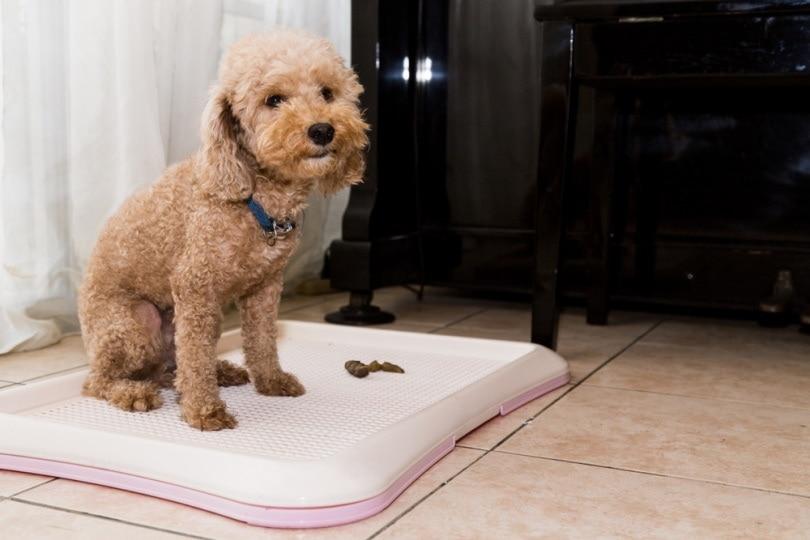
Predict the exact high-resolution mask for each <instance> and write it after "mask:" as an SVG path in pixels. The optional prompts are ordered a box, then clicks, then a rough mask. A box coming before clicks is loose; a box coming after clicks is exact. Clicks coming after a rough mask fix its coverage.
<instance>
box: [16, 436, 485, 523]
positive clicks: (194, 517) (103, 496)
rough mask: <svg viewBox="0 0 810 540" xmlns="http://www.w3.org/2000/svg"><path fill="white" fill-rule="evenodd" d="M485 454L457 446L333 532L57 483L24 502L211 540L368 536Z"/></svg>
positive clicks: (24, 496)
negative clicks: (247, 520)
mask: <svg viewBox="0 0 810 540" xmlns="http://www.w3.org/2000/svg"><path fill="white" fill-rule="evenodd" d="M482 454H483V452H481V451H479V450H471V449H467V448H456V449H455V450H454V451H453V452H451V453H450V454H449V455H447V456H446V457H445V458H444V459H442V460H441V461H440V462H439V463H437V464H436V465H434V466H433V467H432V468H431V469H430V470H429V471H428V472H426V473H425V474H424V475H422V476H421V477H420V478H419V479H418V480H417V481H416V482H415V483H414V484H413V485H412V486H411V487H409V488H408V489H407V490H406V491H405V492H404V493H403V494H402V495H401V496H400V497H399V498H398V499H397V500H396V501H394V503H393V504H392V505H391V506H389V507H388V508H386V509H385V510H384V511H383V512H381V513H380V514H377V515H376V516H373V517H371V518H369V519H367V520H364V521H360V522H357V523H353V524H349V525H344V526H340V527H333V528H329V529H311V530H300V531H282V530H272V529H264V528H261V527H252V526H249V525H245V524H243V523H240V522H237V521H234V520H231V519H227V518H224V517H222V516H218V515H216V514H211V513H208V512H204V511H202V510H197V509H195V508H191V507H187V506H182V505H179V504H175V503H171V502H168V501H163V500H160V499H155V498H151V497H146V496H143V495H137V494H134V493H129V492H126V491H119V490H115V489H111V488H105V487H100V486H94V485H91V484H81V483H78V482H71V481H68V480H57V481H54V482H50V483H48V484H45V485H44V486H42V488H38V489H34V490H31V491H29V492H26V493H25V494H24V495H23V498H24V499H25V500H29V501H35V502H39V503H42V504H48V505H53V506H60V507H63V508H68V509H71V510H74V511H78V512H92V513H94V514H99V515H104V516H107V517H111V518H114V519H120V520H124V521H128V522H134V523H140V524H143V525H149V526H152V527H157V528H161V529H168V530H172V531H182V532H184V533H186V534H194V535H199V536H206V537H211V538H239V539H251V538H364V537H367V536H369V535H371V534H373V533H374V532H375V531H377V530H379V529H381V528H382V527H384V526H385V525H386V524H387V523H388V522H389V521H391V520H392V519H394V518H395V517H396V516H398V515H399V514H400V513H402V512H403V511H405V510H406V509H407V508H409V507H410V506H411V505H413V504H414V503H415V502H417V501H418V500H419V499H421V498H422V497H424V496H425V495H427V494H428V493H430V491H432V490H433V489H435V488H436V487H438V486H439V485H441V483H442V482H444V481H445V480H447V479H448V478H450V477H452V476H453V475H455V474H457V473H458V472H459V471H460V470H462V469H463V468H464V467H466V466H467V465H469V464H470V463H472V462H473V461H474V460H475V459H477V458H478V457H479V456H481V455H482Z"/></svg>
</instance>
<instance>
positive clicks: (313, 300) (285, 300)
mask: <svg viewBox="0 0 810 540" xmlns="http://www.w3.org/2000/svg"><path fill="white" fill-rule="evenodd" d="M338 297H339V298H343V297H344V294H342V293H335V294H324V295H318V296H305V295H300V294H299V295H292V296H283V297H282V298H281V305H280V306H279V313H287V312H289V311H293V310H296V309H301V308H303V307H309V306H314V305H317V304H320V303H323V302H328V301H333V300H334V299H335V298H338Z"/></svg>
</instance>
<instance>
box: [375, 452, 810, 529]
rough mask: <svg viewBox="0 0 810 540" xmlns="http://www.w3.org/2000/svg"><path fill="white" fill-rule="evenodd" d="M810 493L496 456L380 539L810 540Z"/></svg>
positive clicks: (467, 473) (480, 463)
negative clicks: (807, 495) (783, 492)
mask: <svg viewBox="0 0 810 540" xmlns="http://www.w3.org/2000/svg"><path fill="white" fill-rule="evenodd" d="M808 530H810V499H806V498H802V497H791V496H787V495H779V494H773V493H764V492H760V491H754V490H748V489H742V488H735V487H729V486H719V485H714V484H707V483H703V482H695V481H691V480H682V479H676V478H662V477H657V476H651V475H645V474H639V473H630V472H624V471H615V470H610V469H603V468H599V467H589V466H585V465H578V464H572V463H561V462H556V461H549V460H543V459H537V458H529V457H523V456H512V455H507V454H501V453H498V452H494V453H491V454H488V455H487V456H485V457H484V458H483V459H481V460H480V461H479V462H478V463H476V464H475V465H473V466H472V467H470V468H469V469H467V470H466V471H465V472H464V473H462V474H461V475H459V476H458V477H457V478H455V479H454V480H453V481H452V482H450V483H449V484H448V485H447V486H445V487H443V488H442V489H441V490H439V491H438V492H436V493H435V494H434V495H433V496H431V497H430V498H429V499H427V500H426V501H424V502H423V503H422V504H420V505H419V506H418V507H416V508H415V509H414V510H413V511H411V512H410V513H408V514H407V515H405V516H404V517H403V518H402V519H400V520H399V521H397V522H396V523H394V524H393V525H392V526H391V527H390V528H388V529H387V530H386V531H384V532H383V534H381V535H380V538H464V539H475V538H481V539H491V538H665V539H674V538H688V539H695V538H802V537H804V538H806V535H807V531H808Z"/></svg>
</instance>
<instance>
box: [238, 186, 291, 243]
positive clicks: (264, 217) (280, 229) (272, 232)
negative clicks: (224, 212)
mask: <svg viewBox="0 0 810 540" xmlns="http://www.w3.org/2000/svg"><path fill="white" fill-rule="evenodd" d="M246 202H247V206H248V208H249V209H250V211H251V213H252V214H253V217H255V218H256V221H258V222H259V226H260V227H261V228H262V230H263V231H264V232H266V233H267V234H268V236H269V237H270V242H271V243H273V244H274V243H275V242H276V238H279V237H280V238H284V237H285V236H287V235H288V234H290V233H291V232H292V231H293V230H294V229H295V221H293V220H291V219H285V220H283V221H277V220H276V219H275V218H274V217H273V216H271V215H269V214H268V213H267V212H266V211H265V210H264V207H262V205H261V204H259V201H257V200H256V199H254V198H253V195H251V196H250V197H248V199H247V201H246Z"/></svg>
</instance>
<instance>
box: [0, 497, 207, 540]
mask: <svg viewBox="0 0 810 540" xmlns="http://www.w3.org/2000/svg"><path fill="white" fill-rule="evenodd" d="M8 500H10V501H14V502H17V503H20V504H27V505H30V506H38V507H40V508H48V509H50V510H57V511H59V512H66V513H68V514H76V515H79V516H86V517H92V518H96V519H103V520H105V521H112V522H114V523H122V524H124V525H131V526H133V527H138V528H141V529H149V530H152V531H158V532H163V533H169V534H174V535H177V536H182V537H184V538H197V539H199V540H213V539H211V538H209V537H207V536H197V535H194V534H188V533H183V532H179V531H173V530H171V529H163V528H161V527H153V526H151V525H144V524H142V523H136V522H134V521H127V520H125V519H118V518H114V517H109V516H104V515H101V514H93V513H91V512H79V511H77V510H71V509H70V508H62V507H60V506H53V505H50V504H44V503H38V502H33V501H28V500H25V499H15V498H14V497H10V498H9V499H8Z"/></svg>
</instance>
